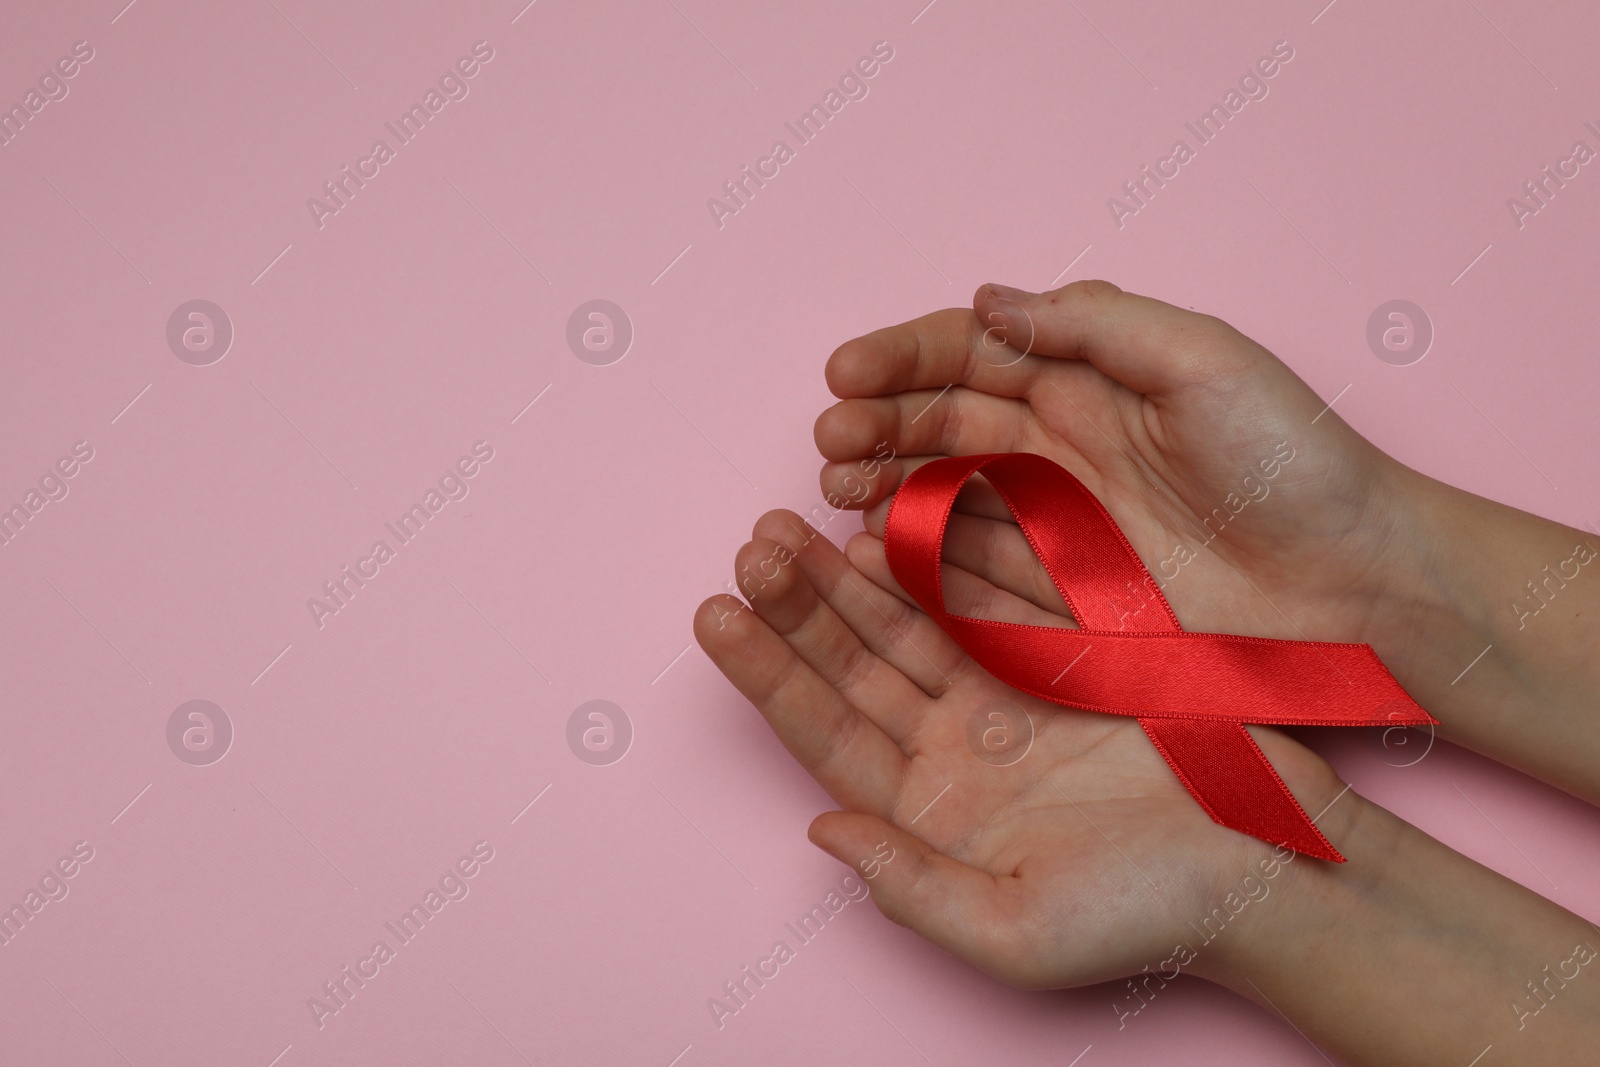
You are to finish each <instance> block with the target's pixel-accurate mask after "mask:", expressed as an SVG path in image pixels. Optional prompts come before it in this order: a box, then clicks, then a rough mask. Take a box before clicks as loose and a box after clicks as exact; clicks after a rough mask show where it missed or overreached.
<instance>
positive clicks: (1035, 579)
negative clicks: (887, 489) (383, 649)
mask: <svg viewBox="0 0 1600 1067" xmlns="http://www.w3.org/2000/svg"><path fill="white" fill-rule="evenodd" d="M1006 517H1007V519H1009V520H1010V521H1002V520H997V519H991V518H988V517H986V516H981V515H963V514H960V513H954V514H952V515H951V516H950V521H949V523H948V524H946V526H945V532H944V553H943V556H942V558H943V560H944V562H945V563H947V564H950V565H951V566H954V567H955V568H957V569H958V570H960V571H962V572H963V573H971V574H973V575H976V576H977V577H978V578H980V579H982V580H983V581H985V582H989V583H992V584H993V585H995V586H997V587H999V588H1000V589H1002V590H1004V591H1005V592H1007V593H1010V594H1011V595H1013V596H1015V597H1018V598H1020V599H1022V600H1026V601H1028V602H1029V603H1031V604H1034V605H1036V606H1038V607H1040V608H1042V609H1044V610H1045V611H1048V612H1050V613H1051V614H1054V615H1070V614H1071V609H1069V608H1068V607H1067V602H1066V601H1065V600H1064V599H1062V596H1061V591H1060V590H1059V589H1057V588H1056V586H1055V583H1054V582H1052V581H1051V580H1050V572H1049V571H1047V570H1045V569H1044V565H1043V564H1041V563H1040V562H1039V557H1038V555H1037V554H1036V553H1035V552H1034V550H1033V545H1032V544H1031V543H1030V542H1029V541H1028V538H1027V536H1026V535H1025V534H1024V533H1023V532H1022V528H1021V527H1020V526H1018V525H1017V522H1016V519H1015V517H1014V516H1011V515H1010V514H1009V513H1008V514H1007V516H1006Z"/></svg>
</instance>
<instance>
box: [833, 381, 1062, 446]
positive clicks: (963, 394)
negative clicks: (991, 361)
mask: <svg viewBox="0 0 1600 1067" xmlns="http://www.w3.org/2000/svg"><path fill="white" fill-rule="evenodd" d="M1030 414H1031V410H1030V409H1029V407H1028V405H1027V404H1026V403H1025V402H1023V401H1021V400H1011V399H1007V398H1005V397H998V396H990V395H989V394H988V393H980V392H977V391H976V390H973V389H968V388H966V387H964V386H954V387H946V388H943V389H919V390H914V391H912V392H907V393H896V394H895V395H893V396H888V397H872V398H857V399H851V400H842V401H840V402H839V403H837V404H835V405H833V406H832V407H831V408H829V409H828V410H826V411H824V412H823V413H822V414H821V415H820V416H818V417H817V422H816V426H815V427H814V429H813V436H814V437H815V438H816V442H817V451H819V452H821V453H822V455H823V458H825V459H829V460H833V461H838V462H843V461H848V460H857V459H861V458H862V457H864V456H870V455H873V454H875V453H877V454H881V452H882V446H884V445H887V446H888V447H889V448H890V449H892V450H893V452H894V453H895V454H898V455H921V454H926V453H939V454H942V455H946V456H958V455H960V456H970V455H975V454H977V453H980V452H1016V451H1018V450H1019V449H1023V448H1024V444H1023V443H1022V441H1023V438H1024V435H1025V433H1026V430H1025V429H1024V428H1025V427H1027V426H1029V425H1031V424H1032V423H1031V420H1030Z"/></svg>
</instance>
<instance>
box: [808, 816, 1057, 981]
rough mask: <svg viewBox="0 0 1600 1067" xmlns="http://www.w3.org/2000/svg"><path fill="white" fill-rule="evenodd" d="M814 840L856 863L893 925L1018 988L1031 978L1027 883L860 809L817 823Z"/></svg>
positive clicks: (813, 825)
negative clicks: (1024, 910) (1023, 914)
mask: <svg viewBox="0 0 1600 1067" xmlns="http://www.w3.org/2000/svg"><path fill="white" fill-rule="evenodd" d="M807 836H809V837H810V838H811V843H812V844H814V845H816V846H817V847H818V848H820V849H822V850H823V851H824V852H827V853H828V854H829V855H831V856H833V857H834V858H835V859H837V860H839V861H840V862H841V863H844V864H846V865H847V866H849V867H850V868H851V869H852V870H853V871H855V872H856V874H857V875H858V876H859V877H860V878H861V879H862V881H864V882H865V883H866V885H867V887H868V889H869V890H870V891H871V893H872V902H873V903H874V904H876V905H877V906H878V910H879V911H881V912H883V914H884V915H885V916H886V917H888V918H889V919H890V920H892V921H894V922H896V923H899V924H900V925H901V926H904V927H907V928H908V929H910V930H912V931H914V932H915V933H918V934H920V935H922V936H923V937H925V938H927V939H928V940H929V941H932V942H933V943H934V944H935V945H938V946H939V947H940V948H942V949H945V950H946V951H948V952H951V953H953V954H955V955H956V956H959V957H960V958H962V959H964V960H966V961H967V962H969V963H971V964H973V965H975V966H977V967H979V968H981V969H983V970H985V971H987V972H989V973H990V974H992V975H995V976H996V977H998V978H1000V979H1001V980H1003V981H1006V982H1010V983H1012V984H1013V985H1019V986H1028V985H1030V984H1032V983H1031V982H1030V980H1029V977H1028V975H1027V974H1026V973H1025V969H1024V967H1023V963H1024V960H1025V954H1024V952H1023V951H1022V950H1023V948H1024V946H1023V945H1022V943H1021V937H1020V931H1022V930H1023V929H1025V927H1024V925H1023V923H1022V921H1021V919H1020V906H1021V899H1022V898H1021V882H1020V880H1019V879H1017V878H1015V877H1013V876H1010V875H1002V876H995V875H992V874H989V873H988V872H987V871H981V870H979V869H978V868H976V867H971V866H968V865H967V864H965V863H962V862H960V861H959V860H955V859H951V858H950V857H949V856H946V855H944V854H943V853H941V852H939V851H938V850H936V849H935V848H934V847H933V846H932V845H929V844H928V843H927V842H926V841H923V840H922V839H921V838H919V837H916V836H914V835H912V834H909V833H906V832H905V831H904V830H901V829H899V828H898V827H896V826H893V825H891V824H890V823H888V822H886V821H884V820H883V819H880V818H878V817H877V816H876V815H866V814H863V813H860V812H850V811H829V812H824V813H823V814H821V815H819V816H817V817H816V819H814V820H812V823H811V829H810V830H809V831H808V834H807Z"/></svg>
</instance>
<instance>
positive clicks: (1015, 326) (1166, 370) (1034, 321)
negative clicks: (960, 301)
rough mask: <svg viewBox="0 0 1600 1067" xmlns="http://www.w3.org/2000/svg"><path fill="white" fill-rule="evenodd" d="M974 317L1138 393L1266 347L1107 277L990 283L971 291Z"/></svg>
mask: <svg viewBox="0 0 1600 1067" xmlns="http://www.w3.org/2000/svg"><path fill="white" fill-rule="evenodd" d="M973 307H974V309H975V311H976V312H977V314H978V316H979V317H980V318H982V319H983V320H984V321H986V322H992V323H994V324H995V328H996V330H997V334H998V336H1001V337H1004V338H1006V339H1007V340H1008V343H1009V344H1010V345H1012V346H1014V347H1017V348H1020V349H1022V350H1024V351H1026V352H1028V353H1030V355H1037V356H1044V357H1053V358H1056V359H1077V360H1085V361H1087V362H1088V363H1090V364H1091V365H1093V366H1094V368H1095V369H1096V370H1098V371H1100V372H1101V373H1102V374H1104V375H1106V376H1107V377H1109V378H1111V379H1113V380H1115V381H1117V382H1121V383H1122V384H1123V385H1125V386H1127V387H1128V388H1130V389H1133V390H1134V391H1136V392H1140V393H1145V394H1149V395H1160V394H1163V393H1171V392H1174V391H1176V390H1178V389H1181V388H1183V387H1185V386H1189V385H1196V384H1203V383H1205V382H1208V381H1212V380H1216V379H1219V378H1221V377H1224V376H1227V375H1231V374H1235V373H1237V372H1238V371H1239V370H1240V369H1241V367H1243V366H1245V365H1249V364H1251V363H1254V362H1259V361H1260V360H1261V359H1262V358H1266V359H1267V360H1269V361H1270V362H1273V363H1276V360H1273V359H1272V358H1271V356H1270V355H1269V354H1268V353H1267V352H1266V350H1265V349H1263V348H1261V347H1260V346H1259V345H1257V344H1256V343H1255V342H1253V341H1251V340H1250V339H1249V338H1247V337H1245V336H1244V335H1243V334H1240V333H1239V332H1238V331H1237V330H1235V329H1234V328H1233V327H1231V326H1229V325H1228V324H1227V323H1225V322H1223V321H1222V320H1221V319H1217V318H1214V317H1212V316H1210V315H1201V314H1199V313H1197V312H1193V311H1186V310H1184V309H1183V308H1180V307H1174V306H1173V305H1171V304H1168V303H1165V302H1163V301H1160V300H1154V299H1152V298H1150V297H1147V296H1139V295H1137V294H1135V293H1125V292H1123V291H1122V290H1121V289H1119V288H1117V287H1116V286H1115V285H1112V284H1111V283H1110V282H1105V281H1078V282H1073V283H1072V284H1070V285H1065V286H1062V287H1061V288H1060V289H1055V290H1052V291H1050V292H1047V293H1041V294H1033V293H1028V292H1026V291H1024V290H1021V289H1013V288H1011V287H1010V286H1005V285H995V284H992V283H991V284H988V285H984V286H981V287H979V289H978V291H977V293H976V294H975V295H974V296H973Z"/></svg>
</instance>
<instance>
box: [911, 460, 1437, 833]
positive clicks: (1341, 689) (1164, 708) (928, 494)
mask: <svg viewBox="0 0 1600 1067" xmlns="http://www.w3.org/2000/svg"><path fill="white" fill-rule="evenodd" d="M980 470H981V471H982V472H983V475H984V477H985V478H986V479H987V480H988V481H989V484H990V485H992V486H993V487H994V488H995V490H996V491H997V492H998V493H999V494H1000V496H1001V498H1002V499H1003V500H1004V501H1005V502H1006V506H1007V507H1009V508H1010V509H1011V513H1012V514H1013V515H1015V516H1016V519H1017V523H1018V525H1020V526H1021V527H1022V532H1023V533H1024V534H1025V535H1027V538H1028V542H1029V543H1030V544H1031V545H1032V546H1033V550H1034V552H1035V553H1036V554H1037V555H1038V557H1039V560H1040V562H1042V563H1043V564H1044V567H1045V570H1046V571H1048V572H1049V574H1050V579H1051V581H1053V582H1054V583H1055V587H1056V589H1057V590H1059V591H1060V593H1061V596H1062V598H1063V599H1065V600H1066V602H1067V607H1068V608H1069V609H1070V610H1071V612H1072V615H1073V617H1074V618H1075V619H1077V621H1078V624H1079V625H1080V626H1081V627H1082V629H1078V630H1072V629H1065V628H1055V627H1046V626H1024V625H1020V624H1017V623H1007V622H996V621H993V620H990V619H974V618H968V617H965V616H961V615H951V614H950V613H948V612H947V611H945V607H944V593H943V590H942V588H941V586H940V579H939V561H940V556H941V552H942V550H943V547H944V532H945V527H946V525H947V524H948V522H949V519H950V509H951V508H952V507H953V506H954V505H955V500H956V494H957V493H958V492H960V490H961V487H962V486H963V485H965V484H966V482H967V480H968V479H969V478H971V477H972V476H973V475H974V474H976V473H978V472H979V471H980ZM884 548H885V550H886V552H887V555H888V558H889V567H890V569H891V570H892V571H893V572H894V576H895V578H896V579H897V580H898V581H899V582H900V585H901V587H902V588H904V589H905V590H906V592H908V593H910V594H911V596H912V597H913V598H914V599H915V600H916V602H917V603H918V604H920V605H922V609H923V610H924V611H926V612H927V613H928V614H929V615H931V616H932V617H933V618H934V620H935V621H937V622H938V624H939V625H940V626H941V627H942V628H943V629H944V630H945V632H946V633H948V634H949V635H950V636H951V637H952V638H954V639H955V641H956V643H957V644H959V645H960V646H961V647H962V648H963V649H965V650H966V652H967V653H968V654H969V655H970V656H971V657H972V658H973V659H974V660H976V661H977V662H978V663H979V664H980V665H981V666H982V667H983V668H984V669H985V670H987V671H988V672H989V673H990V674H992V675H994V676H995V677H996V678H998V679H999V680H1001V681H1002V682H1005V683H1007V684H1008V685H1010V686H1012V687H1013V688H1016V689H1020V690H1022V691H1023V692H1024V693H1030V694H1032V695H1033V696H1036V697H1039V698H1041V699H1043V700H1049V701H1052V702H1054V703H1056V704H1062V705H1065V706H1067V707H1070V708H1081V709H1083V710H1084V711H1098V712H1104V713H1105V714H1108V715H1131V716H1133V717H1135V718H1137V719H1138V720H1139V725H1140V726H1142V727H1144V732H1145V733H1146V734H1148V735H1149V737H1150V740H1151V742H1153V743H1154V744H1155V746H1156V749H1157V751H1159V752H1160V753H1161V755H1162V756H1163V757H1164V758H1165V759H1166V761H1167V763H1168V765H1169V766H1171V767H1172V770H1173V772H1174V773H1175V774H1177V776H1178V778H1179V780H1180V781H1182V782H1183V784H1184V785H1185V786H1186V787H1187V788H1188V790H1189V792H1190V794H1191V795H1193V797H1194V798H1195V800H1197V801H1199V803H1200V806H1201V807H1202V808H1204V809H1205V810H1206V813H1207V814H1208V815H1210V816H1211V818H1212V819H1214V820H1215V821H1216V822H1218V823H1221V824H1222V825H1223V826H1227V827H1230V828H1232V829H1234V830H1239V831H1241V832H1243V833H1247V834H1251V835H1253V836H1255V837H1259V838H1261V839H1262V840H1264V841H1267V842H1270V843H1272V844H1284V845H1288V846H1289V847H1290V848H1293V849H1294V850H1295V851H1296V852H1302V853H1304V854H1306V855H1308V856H1317V857H1319V858H1321V859H1327V860H1333V861H1335V862H1338V863H1343V862H1344V857H1343V856H1341V855H1340V854H1339V852H1338V850H1337V849H1335V848H1334V847H1333V845H1332V844H1331V843H1330V842H1329V841H1328V839H1327V838H1326V837H1325V836H1323V834H1322V831H1320V830H1318V829H1317V827H1316V824H1315V823H1313V822H1312V821H1311V819H1310V818H1309V817H1308V816H1307V815H1306V812H1305V809H1304V808H1302V807H1301V806H1300V804H1299V802H1298V801H1296V800H1295V798H1294V796H1293V795H1292V794H1291V793H1290V792H1289V789H1288V787H1287V786H1285V785H1284V784H1283V779H1282V778H1280V777H1279V776H1278V772H1277V771H1275V770H1274V769H1273V767H1272V764H1271V763H1270V762H1268V760H1267V757H1266V755H1265V754H1263V753H1262V751H1261V749H1260V748H1259V747H1257V746H1256V743H1255V741H1254V740H1253V739H1252V738H1251V737H1250V734H1249V732H1248V731H1246V730H1245V728H1244V724H1245V723H1264V724H1273V725H1283V726H1291V725H1292V726H1397V725H1411V726H1426V725H1429V724H1435V723H1437V721H1438V720H1436V719H1434V718H1433V717H1432V716H1431V715H1429V714H1428V713H1427V712H1426V711H1424V710H1423V709H1422V708H1421V707H1420V706H1418V704H1417V703H1416V701H1414V700H1412V699H1411V697H1410V696H1409V695H1408V694H1407V693H1406V691H1405V690H1404V689H1403V688H1401V686H1400V683H1399V682H1397V681H1395V679H1394V676H1393V675H1391V674H1390V673H1389V671H1388V669H1387V668H1386V667H1384V665H1383V662H1382V661H1381V660H1379V659H1378V657H1377V654H1376V653H1374V652H1373V651H1372V647H1371V646H1370V645H1364V644H1343V643H1332V642H1325V641H1279V640H1272V639H1268V638H1261V637H1241V636H1237V635H1233V634H1207V633H1192V632H1189V631H1186V630H1184V629H1183V627H1181V626H1180V625H1178V619H1177V616H1176V615H1174V614H1173V612H1172V607H1171V606H1170V605H1169V604H1168V603H1167V601H1166V598H1165V597H1163V596H1162V595H1161V592H1160V590H1159V589H1158V588H1157V586H1156V583H1155V580H1154V579H1153V578H1152V577H1151V576H1150V572H1149V571H1148V570H1146V569H1145V566H1144V564H1143V563H1142V562H1140V560H1139V557H1138V555H1137V554H1136V553H1135V552H1134V550H1133V547H1132V546H1131V545H1129V544H1128V539H1127V538H1126V537H1124V536H1123V534H1122V531H1121V530H1120V529H1119V528H1118V527H1117V524H1116V521H1115V520H1114V519H1112V517H1111V515H1110V513H1108V512H1107V511H1106V509H1105V508H1104V507H1103V506H1102V505H1101V503H1100V501H1099V500H1097V499H1095V497H1094V494H1093V493H1090V492H1089V490H1088V489H1086V488H1084V485H1083V483H1082V482H1080V481H1078V479H1077V478H1075V477H1073V476H1072V474H1071V473H1070V472H1068V471H1067V470H1065V469H1064V468H1062V467H1060V466H1058V465H1057V464H1055V463H1052V462H1051V461H1050V460H1048V459H1045V458H1044V457H1043V456H1036V455H1032V454H1030V453H1025V452H1017V453H1011V454H1006V455H981V456H959V457H951V458H948V459H939V460H934V461H933V462H932V463H929V464H926V465H925V466H923V467H920V468H918V469H917V470H916V471H915V472H914V473H913V474H911V476H910V477H908V478H907V479H906V480H905V482H904V484H902V485H901V486H900V489H899V491H898V492H896V493H895V496H894V499H893V501H892V502H891V503H890V505H889V517H888V520H887V529H886V531H885V534H884ZM1130 606H1131V607H1132V610H1131V611H1130V610H1129V609H1130Z"/></svg>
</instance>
